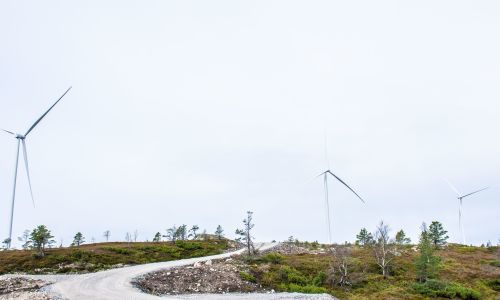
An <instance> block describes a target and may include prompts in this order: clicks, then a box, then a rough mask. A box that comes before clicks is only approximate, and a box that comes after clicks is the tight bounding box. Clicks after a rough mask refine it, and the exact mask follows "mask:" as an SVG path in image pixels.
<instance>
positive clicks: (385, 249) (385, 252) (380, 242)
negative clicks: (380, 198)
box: [373, 221, 396, 278]
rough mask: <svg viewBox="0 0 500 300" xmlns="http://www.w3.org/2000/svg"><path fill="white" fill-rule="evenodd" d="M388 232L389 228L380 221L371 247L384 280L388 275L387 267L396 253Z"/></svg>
mask: <svg viewBox="0 0 500 300" xmlns="http://www.w3.org/2000/svg"><path fill="white" fill-rule="evenodd" d="M389 232H390V229H389V226H388V225H387V224H384V221H380V223H379V225H378V226H377V230H376V231H375V234H374V237H375V244H374V245H373V251H374V254H375V259H376V261H377V265H378V266H379V267H380V270H381V271H382V275H383V276H384V278H387V276H388V275H389V267H390V266H391V263H392V260H393V259H394V257H395V253H396V251H395V250H396V249H394V244H393V243H392V241H391V239H390V237H389Z"/></svg>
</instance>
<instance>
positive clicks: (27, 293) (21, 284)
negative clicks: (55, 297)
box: [0, 277, 50, 300]
mask: <svg viewBox="0 0 500 300" xmlns="http://www.w3.org/2000/svg"><path fill="white" fill-rule="evenodd" d="M48 284H50V283H48V282H45V281H42V280H35V279H28V278H22V277H14V278H5V279H2V280H0V300H7V299H8V300H14V299H15V300H24V299H26V300H28V299H29V300H50V297H49V296H48V294H47V293H46V292H44V291H43V290H42V288H43V287H44V286H46V285H48Z"/></svg>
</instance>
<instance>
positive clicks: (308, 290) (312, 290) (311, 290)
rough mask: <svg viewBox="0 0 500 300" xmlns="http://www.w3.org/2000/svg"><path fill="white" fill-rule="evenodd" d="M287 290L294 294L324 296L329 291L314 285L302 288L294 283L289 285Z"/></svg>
mask: <svg viewBox="0 0 500 300" xmlns="http://www.w3.org/2000/svg"><path fill="white" fill-rule="evenodd" d="M286 290H287V291H288V292H292V293H304V294H322V293H326V292H327V290H326V289H325V288H324V287H318V286H314V285H305V286H301V285H297V284H293V283H291V284H290V285H288V287H287V289H286Z"/></svg>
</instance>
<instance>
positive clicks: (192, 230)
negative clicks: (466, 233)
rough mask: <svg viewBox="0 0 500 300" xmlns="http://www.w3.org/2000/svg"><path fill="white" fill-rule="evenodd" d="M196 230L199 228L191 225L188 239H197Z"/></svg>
mask: <svg viewBox="0 0 500 300" xmlns="http://www.w3.org/2000/svg"><path fill="white" fill-rule="evenodd" d="M198 230H200V227H198V225H193V227H191V229H189V232H190V233H189V235H188V237H192V238H193V240H196V239H197V238H198V234H197V233H196V232H197V231H198Z"/></svg>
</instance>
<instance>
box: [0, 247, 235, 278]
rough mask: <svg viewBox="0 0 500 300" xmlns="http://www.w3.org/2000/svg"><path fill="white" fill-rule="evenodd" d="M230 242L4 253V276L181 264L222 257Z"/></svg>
mask: <svg viewBox="0 0 500 300" xmlns="http://www.w3.org/2000/svg"><path fill="white" fill-rule="evenodd" d="M231 246H234V245H231V243H230V242H229V241H227V240H221V241H217V240H208V241H177V242H175V243H172V242H158V243H153V242H144V243H140V242H139V243H121V242H117V243H97V244H88V245H85V244H84V245H81V246H80V247H69V248H52V249H48V250H47V254H46V255H45V257H43V258H37V257H35V255H34V252H33V251H31V250H9V251H1V252H0V274H6V273H27V274H49V273H85V272H95V271H99V270H105V269H109V268H114V267H120V266H123V265H135V264H144V263H152V262H161V261H169V260H177V259H183V258H191V257H199V256H206V255H213V254H220V253H223V252H224V251H226V250H228V249H229V248H230V247H231Z"/></svg>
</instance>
